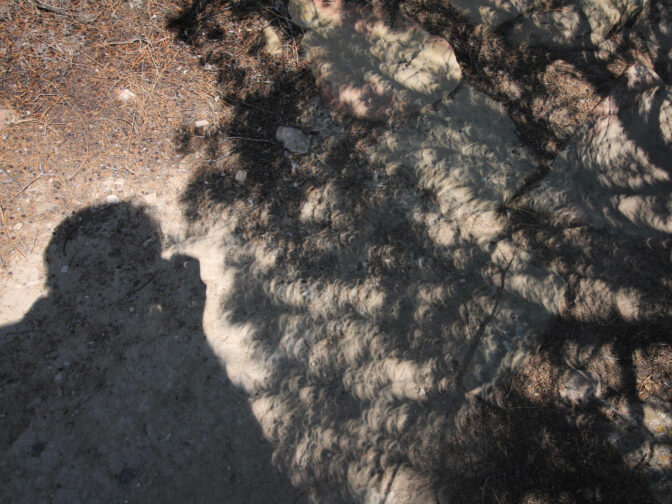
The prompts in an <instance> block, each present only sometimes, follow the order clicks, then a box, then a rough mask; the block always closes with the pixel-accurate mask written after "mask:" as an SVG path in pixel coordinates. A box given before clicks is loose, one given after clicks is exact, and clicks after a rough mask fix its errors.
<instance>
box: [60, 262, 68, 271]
mask: <svg viewBox="0 0 672 504" xmlns="http://www.w3.org/2000/svg"><path fill="white" fill-rule="evenodd" d="M67 272H68V265H67V264H64V265H63V266H61V273H67Z"/></svg>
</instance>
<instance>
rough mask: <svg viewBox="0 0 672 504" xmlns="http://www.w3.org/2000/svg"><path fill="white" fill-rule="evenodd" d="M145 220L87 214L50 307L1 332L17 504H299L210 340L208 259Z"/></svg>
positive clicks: (115, 210) (66, 248) (126, 208)
mask: <svg viewBox="0 0 672 504" xmlns="http://www.w3.org/2000/svg"><path fill="white" fill-rule="evenodd" d="M161 251H162V248H161V233H160V230H159V227H158V225H157V224H156V222H155V221H154V220H153V219H152V218H151V217H150V216H149V214H148V213H147V212H146V211H145V210H144V209H142V208H138V207H135V206H133V205H131V204H127V203H120V204H114V205H103V206H95V207H89V208H86V209H84V210H81V211H78V212H76V213H74V214H73V215H72V216H70V217H69V218H67V219H66V220H64V221H63V222H62V223H61V224H60V225H59V226H58V227H57V228H56V230H55V232H54V235H53V237H52V239H51V241H50V243H49V246H48V247H47V249H46V251H45V263H46V265H47V268H48V280H47V283H48V289H49V292H48V294H47V295H46V296H45V297H43V298H41V299H39V300H38V301H37V302H35V304H34V305H33V306H32V307H31V309H30V310H29V311H28V313H27V314H26V315H25V316H24V318H23V319H22V320H21V321H19V322H17V323H15V324H13V325H10V326H5V327H2V328H0V355H2V359H1V362H2V367H1V368H0V377H1V384H2V388H1V389H0V405H1V406H0V409H1V410H2V413H3V429H2V433H1V434H0V446H1V450H0V451H1V452H2V453H3V455H2V460H1V461H0V464H1V467H2V469H1V471H0V472H1V473H2V498H1V499H2V500H3V501H5V502H38V501H39V502H78V501H86V502H110V501H120V502H121V501H123V500H124V499H126V500H127V501H134V502H136V501H137V502H165V501H174V500H180V501H189V502H213V501H226V502H278V503H280V502H282V503H286V502H298V501H299V499H300V492H299V491H297V490H295V489H294V488H293V487H292V486H291V484H290V483H289V482H288V481H287V479H286V477H284V476H283V475H282V474H280V473H279V472H278V471H277V470H276V468H275V467H274V466H273V465H272V463H271V455H272V452H271V446H270V445H269V443H268V442H267V441H266V440H264V439H263V436H262V435H261V431H260V429H259V424H258V422H257V421H256V420H255V418H254V416H253V415H252V414H251V412H250V409H249V406H248V402H247V397H246V395H245V394H244V393H242V392H241V391H240V390H238V389H237V388H236V387H235V386H233V385H232V384H231V382H230V381H229V379H228V377H227V375H226V373H225V372H224V371H223V370H222V366H221V363H220V362H219V360H218V359H217V358H216V357H215V355H214V354H213V352H212V350H211V348H210V346H209V345H208V342H207V340H206V337H205V334H204V333H203V328H202V314H203V306H204V303H205V285H204V284H203V282H202V281H201V279H200V271H199V269H200V268H199V263H198V261H196V260H195V259H193V258H191V257H188V256H183V255H174V256H172V257H171V258H170V259H162V258H161Z"/></svg>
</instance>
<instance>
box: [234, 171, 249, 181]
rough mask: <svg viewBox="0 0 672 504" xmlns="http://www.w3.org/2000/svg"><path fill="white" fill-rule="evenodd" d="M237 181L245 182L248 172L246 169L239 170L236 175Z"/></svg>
mask: <svg viewBox="0 0 672 504" xmlns="http://www.w3.org/2000/svg"><path fill="white" fill-rule="evenodd" d="M235 178H236V182H238V183H239V184H244V183H245V181H246V180H247V172H246V171H245V170H238V171H237V172H236V175H235Z"/></svg>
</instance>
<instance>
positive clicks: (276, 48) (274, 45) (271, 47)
mask: <svg viewBox="0 0 672 504" xmlns="http://www.w3.org/2000/svg"><path fill="white" fill-rule="evenodd" d="M264 37H265V38H266V52H267V53H268V54H270V55H275V54H280V53H282V40H280V37H279V36H278V33H277V32H276V31H275V29H274V28H273V27H272V26H267V27H266V28H264Z"/></svg>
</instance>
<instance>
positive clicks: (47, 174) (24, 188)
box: [14, 164, 56, 198]
mask: <svg viewBox="0 0 672 504" xmlns="http://www.w3.org/2000/svg"><path fill="white" fill-rule="evenodd" d="M55 176H56V175H55V174H53V173H44V170H43V169H42V164H40V174H39V175H38V176H37V177H35V178H34V179H33V180H31V181H30V182H28V183H27V184H26V185H25V186H23V187H22V188H21V190H20V191H19V192H17V193H16V194H15V195H14V198H16V197H17V196H18V195H19V194H21V193H22V192H23V191H25V190H26V189H28V188H29V187H30V186H31V185H33V184H34V183H35V182H37V181H38V180H40V179H41V178H42V177H55Z"/></svg>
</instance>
